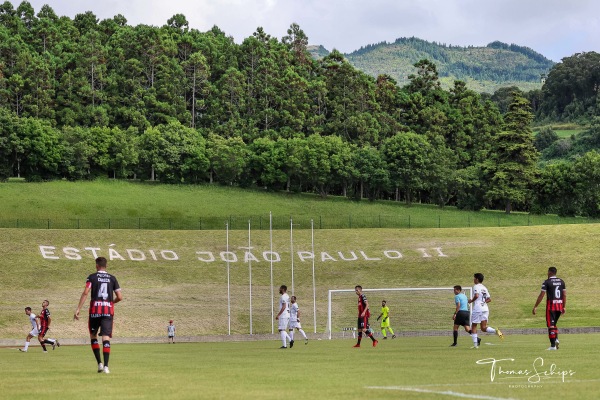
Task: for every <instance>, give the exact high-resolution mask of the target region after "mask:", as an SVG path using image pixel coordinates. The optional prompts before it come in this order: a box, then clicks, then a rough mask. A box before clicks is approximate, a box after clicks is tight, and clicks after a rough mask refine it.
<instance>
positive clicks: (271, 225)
mask: <svg viewBox="0 0 600 400" xmlns="http://www.w3.org/2000/svg"><path fill="white" fill-rule="evenodd" d="M269 242H270V243H271V259H270V264H271V334H274V333H275V319H274V311H273V309H274V307H275V303H274V300H273V296H274V292H273V213H272V212H271V211H269Z"/></svg>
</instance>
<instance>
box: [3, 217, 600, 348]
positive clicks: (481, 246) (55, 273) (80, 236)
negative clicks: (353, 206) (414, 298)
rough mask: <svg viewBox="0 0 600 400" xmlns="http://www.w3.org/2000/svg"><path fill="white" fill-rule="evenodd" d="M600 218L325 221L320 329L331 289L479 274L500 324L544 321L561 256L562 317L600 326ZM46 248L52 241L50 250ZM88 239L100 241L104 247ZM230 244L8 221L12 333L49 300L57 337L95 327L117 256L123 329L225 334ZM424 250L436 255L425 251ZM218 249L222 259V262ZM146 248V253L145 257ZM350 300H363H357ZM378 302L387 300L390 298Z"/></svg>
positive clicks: (239, 269) (255, 239)
mask: <svg viewBox="0 0 600 400" xmlns="http://www.w3.org/2000/svg"><path fill="white" fill-rule="evenodd" d="M599 228H600V226H598V225H592V224H589V225H560V226H539V227H520V228H470V229H412V230H398V229H371V230H367V229H363V230H342V229H340V230H320V231H316V232H315V252H316V254H317V258H316V261H315V271H316V284H317V292H316V299H317V331H318V332H324V331H325V326H326V307H327V304H326V299H327V290H329V289H341V288H344V289H346V288H350V289H351V288H353V287H354V285H355V284H362V285H363V286H364V287H366V288H373V287H431V286H436V287H437V286H444V287H446V286H452V285H454V284H461V285H463V286H469V285H470V284H471V283H472V274H473V273H474V272H482V273H484V274H485V276H486V280H485V282H484V283H485V284H486V285H487V286H488V288H489V290H490V291H491V293H492V297H493V303H492V305H491V306H492V313H491V323H492V326H500V327H502V328H518V327H543V326H544V320H543V315H538V316H536V317H534V316H532V315H531V308H532V306H533V303H534V301H535V298H536V297H537V294H538V293H539V288H540V284H541V282H542V281H543V279H544V277H545V274H546V270H547V268H548V266H550V265H555V266H557V267H558V270H559V276H561V277H563V278H564V279H565V280H566V282H567V288H568V291H569V300H568V302H569V303H568V313H567V314H566V316H565V317H564V318H563V319H561V326H562V327H576V326H600V310H598V307H597V305H598V304H599V303H600V294H598V293H597V291H593V290H590V288H593V287H596V286H598V284H600V271H599V270H598V268H597V265H596V264H597V259H598V246H597V243H598V240H600V229H599ZM310 234H311V232H310V230H298V231H294V237H293V247H294V286H295V292H294V294H296V295H297V296H298V298H299V302H300V304H301V306H302V307H303V311H304V314H303V315H304V316H303V325H304V327H305V329H306V330H307V331H308V332H312V331H313V328H314V326H313V323H312V320H313V312H312V260H311V259H310V258H307V254H308V252H310V251H311V235H310ZM250 240H251V242H250V243H251V246H252V247H253V250H252V251H251V254H244V251H245V250H243V247H246V246H248V245H249V238H248V232H245V231H233V232H230V236H229V250H230V251H232V252H233V255H232V254H230V255H229V257H231V258H230V261H231V262H230V263H229V264H230V274H231V276H230V279H231V308H232V311H231V318H232V332H233V333H248V332H249V319H250V318H249V313H248V309H249V301H250V294H249V292H250V290H249V285H248V280H249V273H250V267H251V269H252V279H253V286H252V302H253V310H254V312H253V332H254V333H270V330H271V294H270V293H271V290H270V262H269V261H267V260H268V258H266V257H265V255H264V253H263V252H266V251H269V249H270V242H269V232H268V231H252V232H251V238H250ZM290 242H291V240H290V232H289V231H275V232H274V234H273V251H274V252H276V253H277V254H278V256H279V260H280V261H277V260H276V262H274V263H273V279H274V285H275V286H279V285H280V284H282V283H285V284H287V285H288V286H290V287H291V281H292V275H291V266H292V260H291V257H290V247H291V246H290ZM39 246H46V247H43V248H42V250H40V247H39ZM65 247H68V248H71V249H70V250H69V249H66V250H65V249H64V248H65ZM86 248H88V249H96V250H94V251H95V253H93V251H92V250H86ZM435 248H439V249H440V251H441V253H438V252H437V250H434V249H435ZM226 250H227V244H226V233H225V231H224V230H219V231H139V230H133V231H130V230H52V229H50V230H31V229H29V230H22V229H0V282H2V285H1V286H0V338H20V337H22V336H24V335H25V334H26V332H27V331H28V321H27V319H26V317H25V314H24V312H23V308H24V307H25V306H27V305H30V306H32V307H34V309H37V308H39V305H40V304H41V302H42V300H43V299H49V300H50V309H51V310H52V313H53V319H54V329H53V332H52V334H53V336H58V337H81V336H85V329H86V328H85V323H84V322H73V321H72V314H73V310H74V308H75V306H76V304H77V302H78V299H79V295H80V293H81V290H82V289H83V285H84V282H85V278H86V276H87V275H88V274H89V273H91V272H93V271H94V267H93V258H94V255H104V256H107V257H109V258H111V259H112V260H111V261H110V262H109V270H110V271H112V272H113V273H115V275H116V276H117V277H118V278H119V281H120V283H121V285H122V287H123V293H124V295H125V300H124V301H123V302H122V303H121V304H119V305H118V307H117V323H116V328H115V329H116V335H117V336H119V337H124V336H126V337H137V336H163V335H164V332H163V330H164V326H165V325H166V322H165V321H168V320H169V319H171V318H173V319H175V320H176V321H178V332H179V334H180V335H183V336H186V335H202V334H224V333H226V332H227V284H226V282H227V275H226V270H227V263H226V262H225V261H223V259H222V258H221V256H220V252H224V251H226ZM360 251H362V252H364V256H363V255H361V253H360ZM385 251H393V252H394V253H388V254H392V255H395V257H394V258H391V257H386V256H385V253H384V252H385ZM424 251H425V252H426V253H428V255H431V257H424V253H423V252H424ZM298 252H302V253H300V254H301V255H302V256H303V257H304V258H303V259H302V258H301V257H299V254H298ZM339 252H341V254H340V253H339ZM323 253H325V254H323ZM353 253H354V255H356V257H355V258H357V260H354V261H344V260H343V258H346V259H352V258H353V257H352V254H353ZM398 254H401V255H402V258H399V257H397V255H398ZM441 254H443V255H444V256H440V255H441ZM78 257H79V258H80V259H74V258H78ZM211 257H214V259H215V261H210V260H211ZM234 257H235V258H237V260H234ZM69 258H71V259H69ZM142 258H145V260H143V261H135V259H138V260H139V259H142ZM244 258H246V260H250V261H251V263H250V265H249V263H247V262H244ZM375 259H378V260H375ZM275 301H276V299H275ZM348 301H349V302H350V307H349V309H350V310H352V308H353V306H354V304H355V300H354V299H353V298H352V299H351V300H348ZM373 301H374V302H375V303H377V302H378V301H379V299H378V297H375V298H373ZM398 306H399V305H397V306H396V307H398ZM444 306H445V307H446V305H444ZM408 308H409V310H402V312H398V313H397V314H396V315H398V316H400V315H402V318H400V320H399V321H397V326H398V328H399V329H400V330H401V331H403V330H407V329H408V330H410V328H411V323H410V320H411V318H419V319H423V317H422V315H420V312H421V311H418V310H417V307H416V305H415V306H410V307H408ZM452 308H453V305H452V299H451V298H448V301H447V309H448V310H447V311H448V320H447V321H446V320H440V321H434V322H433V323H434V324H435V325H436V326H440V327H445V326H446V324H448V325H449V322H450V319H449V318H450V316H451V310H452ZM411 312H414V313H415V314H416V315H414V316H413V315H412V314H411ZM345 318H346V320H347V321H348V324H349V325H350V326H352V325H353V324H354V321H355V319H354V315H353V314H352V312H351V311H350V314H349V315H348V316H347V317H345Z"/></svg>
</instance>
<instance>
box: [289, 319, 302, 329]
mask: <svg viewBox="0 0 600 400" xmlns="http://www.w3.org/2000/svg"><path fill="white" fill-rule="evenodd" d="M294 328H298V329H302V325H300V321H297V320H296V321H290V329H294Z"/></svg>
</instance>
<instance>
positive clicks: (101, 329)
mask: <svg viewBox="0 0 600 400" xmlns="http://www.w3.org/2000/svg"><path fill="white" fill-rule="evenodd" d="M88 329H89V331H90V334H93V335H98V334H100V335H102V336H108V337H112V330H113V317H97V318H91V317H90V319H89V320H88Z"/></svg>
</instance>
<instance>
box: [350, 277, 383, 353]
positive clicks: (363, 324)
mask: <svg viewBox="0 0 600 400" xmlns="http://www.w3.org/2000/svg"><path fill="white" fill-rule="evenodd" d="M354 292H355V293H356V294H357V295H358V326H357V330H358V342H357V343H356V344H355V345H354V347H360V341H361V340H362V336H363V332H364V333H365V334H366V335H367V336H368V337H370V338H371V340H372V341H373V347H375V346H377V343H378V342H377V340H375V337H374V336H373V331H372V330H371V327H370V326H369V317H370V316H371V312H370V311H369V302H368V301H367V296H366V295H365V294H364V293H363V292H362V286H360V285H356V286H355V287H354Z"/></svg>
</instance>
